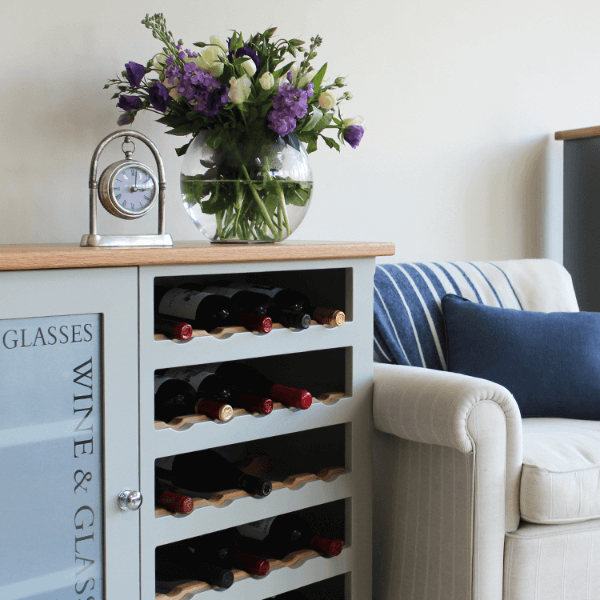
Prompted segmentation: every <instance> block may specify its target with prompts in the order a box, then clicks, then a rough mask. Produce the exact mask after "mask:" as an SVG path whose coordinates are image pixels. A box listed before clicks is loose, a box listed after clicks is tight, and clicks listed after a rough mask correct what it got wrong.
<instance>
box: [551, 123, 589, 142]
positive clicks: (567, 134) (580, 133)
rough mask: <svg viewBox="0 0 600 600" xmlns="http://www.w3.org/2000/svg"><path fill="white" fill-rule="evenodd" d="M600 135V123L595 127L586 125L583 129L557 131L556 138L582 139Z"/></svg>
mask: <svg viewBox="0 0 600 600" xmlns="http://www.w3.org/2000/svg"><path fill="white" fill-rule="evenodd" d="M597 135H600V125H596V126H594V127H584V128H583V129H567V130H565V131H557V132H556V133H555V134H554V139H555V140H581V139H584V138H589V137H595V136H597Z"/></svg>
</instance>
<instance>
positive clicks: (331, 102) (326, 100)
mask: <svg viewBox="0 0 600 600" xmlns="http://www.w3.org/2000/svg"><path fill="white" fill-rule="evenodd" d="M335 104H336V99H335V96H334V95H333V94H332V93H331V92H322V93H321V95H320V96H319V106H320V107H321V108H324V109H325V110H330V109H332V108H335Z"/></svg>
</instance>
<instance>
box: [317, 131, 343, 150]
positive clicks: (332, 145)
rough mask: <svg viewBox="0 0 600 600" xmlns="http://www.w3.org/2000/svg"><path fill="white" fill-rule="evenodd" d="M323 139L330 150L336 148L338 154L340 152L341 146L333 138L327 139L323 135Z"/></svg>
mask: <svg viewBox="0 0 600 600" xmlns="http://www.w3.org/2000/svg"><path fill="white" fill-rule="evenodd" d="M321 137H322V138H323V139H324V140H325V143H326V144H327V145H328V146H329V147H330V148H335V149H336V150H337V151H338V152H339V151H340V145H339V144H338V143H337V142H336V141H335V140H332V139H331V138H328V137H325V136H324V135H322V136H321Z"/></svg>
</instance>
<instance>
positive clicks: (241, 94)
mask: <svg viewBox="0 0 600 600" xmlns="http://www.w3.org/2000/svg"><path fill="white" fill-rule="evenodd" d="M251 85H252V83H251V82H250V79H249V77H248V75H242V77H240V78H239V79H236V78H235V77H232V78H231V79H230V80H229V92H228V95H229V100H231V102H233V103H234V104H243V103H244V102H245V101H246V100H248V98H249V97H250V88H251Z"/></svg>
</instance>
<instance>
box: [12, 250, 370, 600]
mask: <svg viewBox="0 0 600 600" xmlns="http://www.w3.org/2000/svg"><path fill="white" fill-rule="evenodd" d="M374 266H375V261H374V258H373V256H372V255H369V256H367V257H357V258H352V257H349V258H348V257H343V256H342V257H340V258H334V259H322V260H319V259H315V260H285V261H272V260H270V261H266V262H263V261H254V262H226V263H219V264H204V263H202V261H198V264H181V265H164V264H155V265H147V266H129V267H114V268H113V267H102V268H93V269H92V268H90V269H83V268H77V269H52V270H26V271H9V272H2V273H0V307H1V308H0V327H1V328H2V329H1V330H0V337H2V345H1V346H0V351H1V352H2V354H1V356H0V394H1V395H0V416H1V417H2V418H1V419H0V476H1V477H2V482H3V484H2V486H0V515H1V517H0V538H1V539H2V544H1V545H0V598H1V599H2V600H122V599H124V598H127V599H128V600H129V599H134V598H140V599H141V600H184V599H185V600H188V599H189V598H192V597H195V598H196V599H199V600H211V599H212V598H215V599H216V598H220V599H221V600H228V599H234V598H236V599H237V598H244V600H263V599H266V598H271V597H273V596H276V595H278V594H282V593H284V592H286V591H288V590H291V589H294V588H297V587H303V586H306V585H313V588H314V589H315V590H316V592H315V596H314V597H315V598H321V597H331V598H337V597H339V598H345V599H346V600H364V599H366V598H370V597H371V471H370V461H371V451H370V447H371V431H372V416H371V415H372V412H371V395H372V277H373V270H374ZM217 278H221V279H223V278H231V279H236V280H240V281H252V282H255V283H259V282H260V283H272V284H277V285H282V286H287V287H293V288H296V289H304V290H306V291H310V293H311V296H313V298H316V303H321V304H323V303H325V304H330V305H335V306H336V307H340V308H343V310H345V312H346V315H347V321H346V323H345V325H343V326H342V327H336V328H327V327H324V326H321V325H315V324H313V325H311V327H310V328H309V329H308V330H306V331H302V332H298V331H292V330H289V329H285V328H279V329H274V330H273V331H271V332H270V333H269V334H265V335H257V334H253V333H250V332H247V331H243V332H236V333H232V334H231V335H225V336H221V337H220V338H217V337H214V336H210V335H198V336H196V337H193V338H192V339H191V340H189V341H187V342H174V341H171V340H167V339H161V336H155V334H154V322H153V308H154V305H153V303H154V286H155V285H156V284H157V283H160V284H165V283H166V284H167V285H176V284H177V283H178V282H180V281H182V280H189V279H192V280H195V281H208V280H211V279H212V280H214V279H217ZM332 303H333V304H332ZM229 360H244V361H247V362H250V363H252V364H256V365H257V366H260V368H261V369H262V370H263V371H264V372H266V373H268V374H270V375H271V376H272V377H278V376H280V375H281V374H285V376H284V378H285V379H286V381H287V382H288V383H289V385H297V386H302V387H306V388H307V389H309V390H311V391H313V390H316V392H315V395H319V394H321V393H325V395H323V396H321V398H323V399H324V400H323V401H321V400H315V401H314V402H313V405H312V406H311V408H310V409H308V410H304V411H303V410H295V409H289V408H285V407H282V406H279V407H276V409H275V410H274V411H273V412H272V413H271V414H270V415H262V416H261V415H255V414H249V413H245V411H238V412H237V413H236V415H235V416H234V418H233V419H232V420H231V421H229V422H228V423H221V422H218V421H212V420H205V421H198V422H194V423H189V424H186V425H184V426H180V427H174V426H172V425H167V424H164V423H155V421H154V404H153V399H154V376H155V371H156V370H160V369H164V368H170V367H175V366H188V365H209V364H210V365H213V364H215V363H220V362H225V361H229ZM327 392H332V393H337V394H336V395H334V396H327V394H326V393H327ZM224 446H227V447H230V448H231V449H234V450H237V451H240V449H242V450H244V449H247V448H251V449H253V450H257V449H264V448H267V449H269V450H270V451H271V452H273V453H275V455H277V456H278V457H279V458H282V459H283V460H284V461H285V460H286V459H287V458H294V459H299V457H301V456H303V455H308V456H309V455H311V453H312V454H313V455H315V456H316V455H318V456H320V458H321V459H323V460H324V464H325V465H326V466H339V465H327V460H328V457H329V455H331V460H333V459H334V456H335V460H337V461H338V462H339V461H341V462H342V463H343V465H342V466H343V467H344V470H343V472H337V473H336V474H334V475H333V476H331V477H328V478H327V479H326V480H325V479H322V478H318V477H316V478H313V479H311V480H308V481H305V482H303V483H300V484H298V485H293V486H288V487H286V486H285V485H280V486H279V487H277V486H275V487H274V490H273V492H272V493H271V494H270V495H269V496H268V497H267V498H264V499H257V498H254V497H251V496H248V495H246V494H241V495H238V496H236V497H235V498H232V499H228V500H227V501H224V502H221V503H220V504H218V503H212V504H211V503H206V504H205V505H202V503H198V505H197V506H196V507H195V510H194V511H193V512H192V513H191V514H189V515H186V516H181V515H173V514H170V513H168V512H167V511H165V510H156V509H155V506H154V463H155V460H156V459H158V458H162V457H165V456H171V455H175V454H179V453H184V452H190V451H193V450H200V449H205V448H216V447H224ZM124 489H133V490H140V491H141V493H142V495H143V497H144V502H143V503H142V505H141V508H140V509H139V510H138V511H124V510H121V509H120V508H119V506H118V502H117V498H118V495H119V493H120V492H121V490H124ZM292 511H304V514H308V515H309V516H311V515H312V517H311V518H313V519H314V520H316V522H319V520H320V522H321V523H324V524H325V526H327V525H328V524H332V523H335V526H336V527H338V531H341V533H340V534H339V535H343V536H344V538H345V545H344V549H343V550H342V553H341V554H340V555H339V556H337V557H333V558H323V557H320V556H318V555H316V554H314V555H308V556H304V557H303V558H301V560H300V561H299V562H297V563H296V564H295V565H294V566H293V568H289V567H288V566H285V565H283V566H282V565H280V564H279V563H274V566H273V567H272V569H271V572H270V573H269V574H268V575H267V576H265V577H261V578H258V577H247V576H243V575H242V574H238V577H236V581H235V583H234V584H233V586H232V587H231V588H229V589H228V590H225V591H217V590H214V589H212V588H207V586H202V585H201V584H197V583H196V584H187V585H183V586H179V587H177V588H175V589H173V590H171V591H170V592H168V591H164V590H160V589H159V590H158V592H157V590H156V586H155V576H154V568H155V562H154V561H155V549H156V547H158V546H161V545H164V544H168V543H171V542H175V541H178V540H182V539H185V538H189V537H195V536H200V535H204V534H207V533H210V532H213V531H218V530H221V529H226V528H229V527H234V526H238V525H242V524H244V523H248V522H252V521H256V520H258V519H262V518H266V517H269V516H274V515H277V514H282V513H287V512H292ZM340 527H341V529H340ZM8 540H10V542H9V541H8ZM319 582H321V583H319ZM319 589H320V590H321V591H319Z"/></svg>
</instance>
